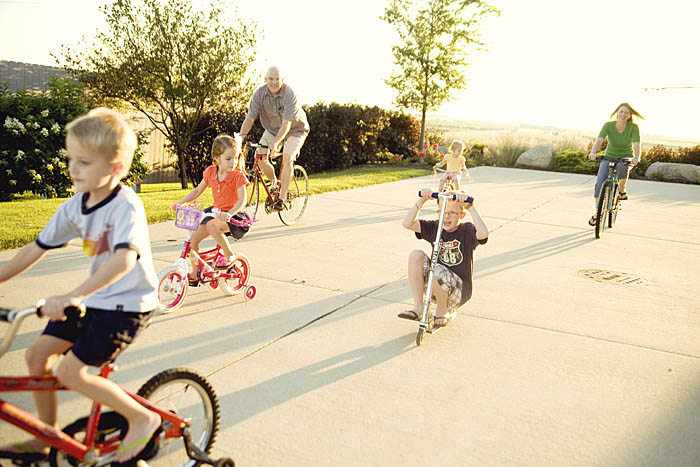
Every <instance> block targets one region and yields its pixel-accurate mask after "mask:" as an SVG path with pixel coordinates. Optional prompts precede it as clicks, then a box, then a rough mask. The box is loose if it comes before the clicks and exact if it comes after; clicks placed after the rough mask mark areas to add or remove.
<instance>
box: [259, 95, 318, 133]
mask: <svg viewBox="0 0 700 467" xmlns="http://www.w3.org/2000/svg"><path fill="white" fill-rule="evenodd" d="M248 117H250V118H252V119H253V120H255V119H256V118H258V117H260V124H261V125H262V126H263V128H265V129H266V130H267V131H269V132H270V133H272V134H273V135H276V134H277V133H278V132H279V131H280V128H281V127H282V121H283V120H289V121H291V122H292V127H291V128H290V129H289V133H288V134H289V135H290V136H303V135H304V134H306V133H308V132H309V122H308V121H307V120H306V112H304V109H302V108H301V105H299V102H297V96H296V94H294V91H293V90H292V88H290V87H289V86H287V85H286V84H282V87H281V88H280V92H279V93H278V94H277V95H276V96H273V95H272V94H271V93H270V90H269V89H267V86H262V87H260V88H258V89H257V91H255V92H254V93H253V97H251V98H250V103H249V104H248Z"/></svg>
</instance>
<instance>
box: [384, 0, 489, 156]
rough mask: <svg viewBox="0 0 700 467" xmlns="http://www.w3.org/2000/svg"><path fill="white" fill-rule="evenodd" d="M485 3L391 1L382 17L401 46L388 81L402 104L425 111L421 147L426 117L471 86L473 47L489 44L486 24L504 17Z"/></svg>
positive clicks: (472, 0)
mask: <svg viewBox="0 0 700 467" xmlns="http://www.w3.org/2000/svg"><path fill="white" fill-rule="evenodd" d="M498 14H500V12H499V11H498V10H497V9H496V8H494V7H493V6H491V5H489V4H487V3H485V2H482V1H480V0H422V1H421V0H419V1H418V2H414V1H411V0H391V1H390V3H389V6H388V7H387V8H386V9H385V10H384V15H383V16H381V17H380V19H382V20H384V21H386V22H387V23H389V24H390V25H392V26H394V28H395V30H396V33H397V34H398V37H399V45H395V46H393V47H392V48H391V51H392V53H393V54H394V64H395V65H396V67H397V68H398V69H397V70H396V71H395V72H394V73H393V74H392V75H391V77H390V78H389V79H387V80H385V82H386V83H387V84H388V85H389V86H391V87H392V88H394V89H395V90H396V91H397V93H398V94H397V96H396V104H398V105H399V107H402V108H405V109H418V110H420V112H421V132H420V146H419V147H421V148H422V147H423V142H424V141H425V115H426V113H427V112H428V111H429V110H436V109H438V108H439V107H440V106H441V105H442V104H443V103H444V102H446V101H448V100H450V99H451V98H452V97H453V93H454V91H456V90H459V89H465V88H466V83H467V79H466V68H467V66H468V65H469V63H468V62H467V53H468V50H469V48H475V49H478V48H480V47H483V46H484V43H483V42H482V41H481V35H480V33H479V29H478V28H479V26H480V22H481V20H482V19H483V18H484V17H485V16H487V15H498Z"/></svg>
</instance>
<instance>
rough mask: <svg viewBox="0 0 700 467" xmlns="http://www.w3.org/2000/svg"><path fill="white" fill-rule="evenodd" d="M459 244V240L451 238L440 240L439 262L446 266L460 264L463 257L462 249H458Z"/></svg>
mask: <svg viewBox="0 0 700 467" xmlns="http://www.w3.org/2000/svg"><path fill="white" fill-rule="evenodd" d="M459 245H460V243H459V240H451V241H449V242H443V241H442V240H440V250H439V252H438V257H439V259H440V262H441V263H443V264H444V265H446V266H457V265H458V264H461V263H462V261H463V260H464V258H463V257H462V251H461V250H460V249H459Z"/></svg>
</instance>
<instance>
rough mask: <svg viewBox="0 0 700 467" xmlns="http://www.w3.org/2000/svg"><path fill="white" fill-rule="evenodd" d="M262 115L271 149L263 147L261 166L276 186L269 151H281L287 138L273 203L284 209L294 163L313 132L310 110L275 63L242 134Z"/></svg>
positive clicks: (263, 141)
mask: <svg viewBox="0 0 700 467" xmlns="http://www.w3.org/2000/svg"><path fill="white" fill-rule="evenodd" d="M258 117H260V124H261V125H262V126H263V128H265V133H263V136H262V138H260V144H261V145H265V146H267V147H268V149H263V148H260V150H259V152H260V153H261V154H262V155H263V157H262V158H261V159H260V168H261V169H262V171H263V173H265V176H267V178H269V179H270V181H271V182H272V185H273V188H274V187H275V186H276V185H277V184H278V181H277V177H276V176H275V170H274V168H273V167H272V165H270V162H269V160H268V151H269V152H271V153H274V152H277V148H278V147H279V146H280V144H282V143H283V142H284V147H283V148H282V173H281V174H280V177H281V183H280V186H279V190H280V196H279V199H278V200H277V201H276V202H275V204H273V206H272V207H273V209H275V210H277V211H281V210H282V209H284V201H285V200H286V199H287V192H288V189H289V181H290V179H291V177H292V165H293V164H294V159H295V158H296V156H297V155H298V154H299V150H300V149H301V146H302V145H303V144H304V140H305V139H306V135H308V134H309V123H308V121H307V120H306V113H305V112H304V109H302V108H301V105H299V102H297V96H296V94H295V93H294V91H293V90H292V88H290V87H289V86H288V85H287V84H285V83H284V80H283V78H282V75H281V74H280V71H279V69H278V68H277V67H271V68H269V69H268V70H267V72H265V86H262V87H260V88H258V89H257V90H256V91H255V92H254V93H253V97H251V98H250V103H249V104H248V115H247V116H246V118H245V120H244V121H243V124H242V125H241V131H240V134H241V136H242V137H244V138H245V137H246V136H247V135H248V132H249V131H250V129H251V128H252V127H253V123H255V119H256V118H258Z"/></svg>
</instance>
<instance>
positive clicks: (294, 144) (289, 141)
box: [259, 130, 306, 161]
mask: <svg viewBox="0 0 700 467" xmlns="http://www.w3.org/2000/svg"><path fill="white" fill-rule="evenodd" d="M275 136H276V135H273V134H272V133H270V132H269V131H267V130H265V133H263V135H262V138H260V143H259V144H262V145H263V146H268V147H270V146H271V145H272V142H273V141H274V140H275ZM305 140H306V134H304V135H302V136H287V137H286V138H285V140H284V147H283V148H282V154H289V155H290V156H292V161H294V160H295V159H296V158H297V156H298V155H299V151H300V150H301V147H302V146H303V145H304V141H305Z"/></svg>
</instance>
